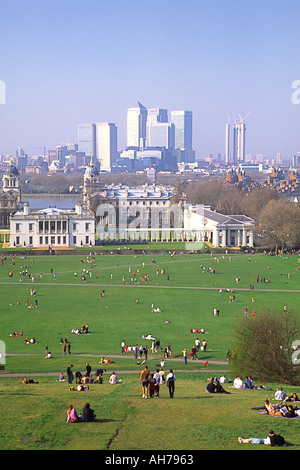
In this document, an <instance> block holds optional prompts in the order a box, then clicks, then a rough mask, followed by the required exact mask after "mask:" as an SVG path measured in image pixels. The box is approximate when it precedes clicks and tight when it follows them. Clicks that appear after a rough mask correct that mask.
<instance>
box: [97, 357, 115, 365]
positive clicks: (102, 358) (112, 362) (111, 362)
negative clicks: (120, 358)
mask: <svg viewBox="0 0 300 470" xmlns="http://www.w3.org/2000/svg"><path fill="white" fill-rule="evenodd" d="M114 363H115V361H111V360H110V359H109V358H108V357H105V358H104V357H101V359H100V361H99V364H114Z"/></svg>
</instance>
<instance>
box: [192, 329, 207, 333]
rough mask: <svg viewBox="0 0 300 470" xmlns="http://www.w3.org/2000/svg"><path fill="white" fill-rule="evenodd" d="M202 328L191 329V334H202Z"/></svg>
mask: <svg viewBox="0 0 300 470" xmlns="http://www.w3.org/2000/svg"><path fill="white" fill-rule="evenodd" d="M204 332H205V330H204V328H196V329H195V328H191V333H204Z"/></svg>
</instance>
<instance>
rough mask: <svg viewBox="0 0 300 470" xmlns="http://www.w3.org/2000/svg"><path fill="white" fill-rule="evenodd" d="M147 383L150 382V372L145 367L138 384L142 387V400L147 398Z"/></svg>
mask: <svg viewBox="0 0 300 470" xmlns="http://www.w3.org/2000/svg"><path fill="white" fill-rule="evenodd" d="M149 381H150V371H149V370H148V366H147V365H145V367H144V369H143V370H142V372H141V373H140V380H139V384H141V385H142V392H143V396H142V398H148V387H149Z"/></svg>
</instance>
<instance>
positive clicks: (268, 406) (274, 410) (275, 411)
mask: <svg viewBox="0 0 300 470" xmlns="http://www.w3.org/2000/svg"><path fill="white" fill-rule="evenodd" d="M263 413H266V414H269V415H272V416H281V413H280V407H279V405H272V403H270V401H269V400H268V399H267V400H265V409H264V411H263Z"/></svg>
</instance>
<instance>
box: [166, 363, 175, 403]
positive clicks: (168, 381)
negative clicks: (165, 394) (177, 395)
mask: <svg viewBox="0 0 300 470" xmlns="http://www.w3.org/2000/svg"><path fill="white" fill-rule="evenodd" d="M175 382H176V376H175V374H174V373H173V369H170V372H169V374H168V375H167V377H166V384H167V386H168V388H169V396H170V398H173V397H174V392H175Z"/></svg>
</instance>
